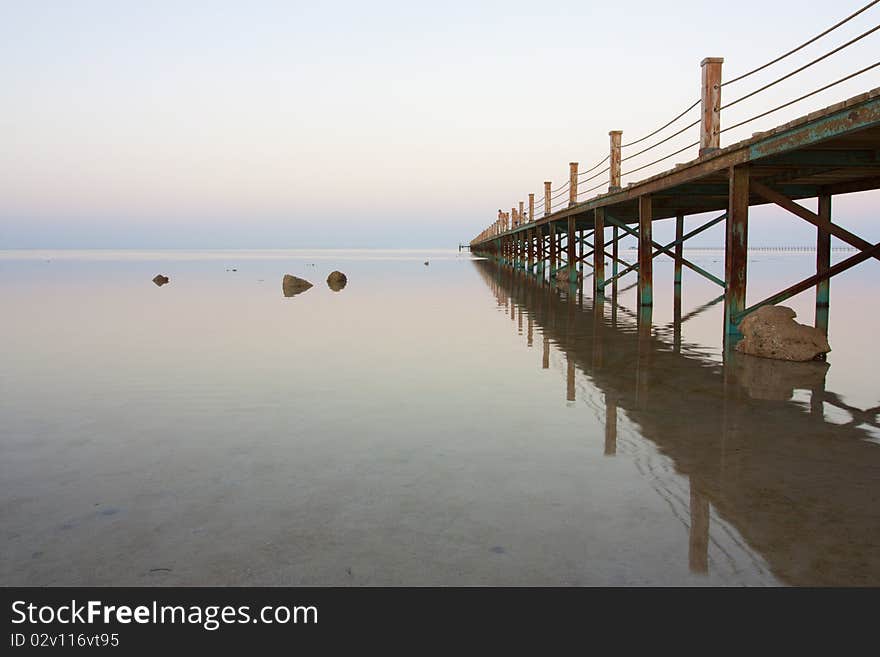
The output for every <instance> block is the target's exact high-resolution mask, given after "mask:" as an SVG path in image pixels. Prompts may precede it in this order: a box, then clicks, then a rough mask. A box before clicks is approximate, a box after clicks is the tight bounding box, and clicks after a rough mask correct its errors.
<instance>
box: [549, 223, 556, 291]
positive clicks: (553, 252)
mask: <svg viewBox="0 0 880 657" xmlns="http://www.w3.org/2000/svg"><path fill="white" fill-rule="evenodd" d="M554 276H556V223H555V222H552V221H551V222H550V282H551V283H552V282H553V277H554Z"/></svg>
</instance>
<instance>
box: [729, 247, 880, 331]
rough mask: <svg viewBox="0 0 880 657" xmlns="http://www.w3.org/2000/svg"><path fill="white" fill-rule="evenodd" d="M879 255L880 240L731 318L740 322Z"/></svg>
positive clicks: (735, 321)
mask: <svg viewBox="0 0 880 657" xmlns="http://www.w3.org/2000/svg"><path fill="white" fill-rule="evenodd" d="M878 257H880V242H877V244H874V245H873V246H871V247H870V248H868V249H865V250H864V251H862V252H861V253H857V254H855V255H854V256H850V257H849V258H847V259H846V260H841V261H840V262H838V263H837V264H836V265H832V266H831V267H829V268H828V269H826V270H825V271H822V272H819V273H818V274H815V275H813V276H810V277H809V278H805V279H804V280H802V281H801V282H800V283H795V284H794V285H792V286H790V287H787V288H786V289H784V290H782V292H778V293H776V294H774V295H773V296H770V297H767V298H766V299H764V300H763V301H759V302H758V303H756V304H754V305H752V306H749V307H748V308H746V309H745V310H741V311H740V312H738V313H734V314H732V315H731V318H730V319H731V320H732V321H733V322H734V323H736V324H739V322H740V320H741V319H742V318H743V317H745V316H746V315H748V314H749V313H751V312H754V311H755V310H757V309H758V308H760V307H761V306H771V305H775V304H777V303H779V302H780V301H785V300H786V299H790V298H791V297H793V296H794V295H795V294H799V293H800V292H803V291H804V290H808V289H810V288H811V287H813V286H814V285H815V284H816V283H819V282H820V281H824V280H826V279H828V278H831V277H832V276H836V275H837V274H839V273H840V272H843V271H846V270H847V269H849V268H850V267H855V266H856V265H857V264H859V263H860V262H864V261H865V260H867V259H868V258H878Z"/></svg>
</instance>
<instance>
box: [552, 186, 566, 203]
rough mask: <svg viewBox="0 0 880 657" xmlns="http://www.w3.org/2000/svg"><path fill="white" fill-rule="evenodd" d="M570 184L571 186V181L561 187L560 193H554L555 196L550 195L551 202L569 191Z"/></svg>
mask: <svg viewBox="0 0 880 657" xmlns="http://www.w3.org/2000/svg"><path fill="white" fill-rule="evenodd" d="M568 186H569V183H565V184H564V185H563V186H562V187H560V188H559V193H558V194H554V195H553V196H551V197H550V202H551V203H552V202H553V201H555V200H556V199H558V198H559V197H560V196H562V195H563V194H564V193H565V192H567V191H568Z"/></svg>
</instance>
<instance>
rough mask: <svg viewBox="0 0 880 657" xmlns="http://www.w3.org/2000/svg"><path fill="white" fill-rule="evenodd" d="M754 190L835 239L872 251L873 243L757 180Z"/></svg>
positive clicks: (754, 183)
mask: <svg viewBox="0 0 880 657" xmlns="http://www.w3.org/2000/svg"><path fill="white" fill-rule="evenodd" d="M752 189H754V191H755V192H757V193H758V195H760V196H763V197H764V198H765V199H767V200H768V201H771V202H772V203H775V204H776V205H778V206H779V207H781V208H784V209H786V210H788V211H789V212H791V213H792V214H794V215H797V216H798V217H800V218H801V219H803V220H804V221H808V222H809V223H811V224H813V225H814V226H816V227H817V228H820V229H821V230H823V231H825V232H827V233H831V234H832V235H834V237H836V238H837V239H839V240H841V241H843V242H846V243H847V244H849V245H850V246H854V247H856V248H857V249H861V250H863V251H864V250H865V249H870V248H871V246H872V245H871V243H870V242H868V241H867V240H863V239H862V238H861V237H859V236H858V235H856V234H854V233H851V232H849V231H848V230H846V229H845V228H841V227H840V226H838V225H837V224H835V223H832V222H831V221H830V219H828V220H826V219H824V218H823V217H821V216H819V215H818V214H816V213H815V212H811V211H810V210H808V209H807V208H805V207H804V206H802V205H800V204H798V203H795V202H794V201H792V200H791V199H789V198H787V197H785V196H784V195H782V194H780V193H779V192H777V191H775V190H773V189H770V188H769V187H767V186H766V185H762V184H761V183H759V182H758V181H757V180H753V181H752ZM875 257H877V259H878V260H880V256H875Z"/></svg>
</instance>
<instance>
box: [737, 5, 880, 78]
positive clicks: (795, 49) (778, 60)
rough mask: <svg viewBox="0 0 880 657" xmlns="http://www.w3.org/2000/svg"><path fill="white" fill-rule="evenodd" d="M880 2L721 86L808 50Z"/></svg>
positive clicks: (865, 7) (866, 7)
mask: <svg viewBox="0 0 880 657" xmlns="http://www.w3.org/2000/svg"><path fill="white" fill-rule="evenodd" d="M878 2H880V0H874V1H873V2H869V3H868V4H866V5H865V6H864V7H862V8H861V9H859V10H858V11H857V12H855V13H853V14H850V15H849V16H847V17H846V18H844V19H843V20H842V21H840V22H839V23H835V24H834V25H832V26H831V27H829V28H828V29H827V30H825V31H824V32H821V33H820V34H817V35H816V36H814V37H813V38H812V39H810V40H809V41H804V42H803V43H802V44H801V45H799V46H797V47H796V48H792V49H791V50H789V51H788V52H787V53H785V54H782V55H780V56H779V57H777V58H776V59H773V60H771V61H769V62H767V63H766V64H763V65H761V66H759V67H758V68H755V69H752V70H751V71H749V72H748V73H743V74H742V75H740V76H738V77H735V78H733V79H732V80H728V81H727V82H724V83H722V85H721V86H722V87H726V86H727V85H729V84H733V83H734V82H739V81H740V80H743V79H745V78H747V77H749V76H750V75H752V74H754V73H757V72H758V71H763V70H764V69H765V68H767V67H768V66H772V65H773V64H775V63H777V62H781V61H782V60H783V59H785V58H786V57H788V56H789V55H793V54H794V53H796V52H798V51H799V50H802V49H803V48H806V47H807V46H808V45H810V44H811V43H813V42H815V41H818V40H819V39H821V38H822V37H823V36H825V35H826V34H829V33H831V32H833V31H834V30H836V29H837V28H838V27H840V26H841V25H843V24H844V23H848V22H849V21H851V20H852V19H853V18H855V17H856V16H858V15H859V14H861V13H862V12H864V11H867V10H868V9H870V8H871V7H873V6H874V5H876V4H877V3H878Z"/></svg>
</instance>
